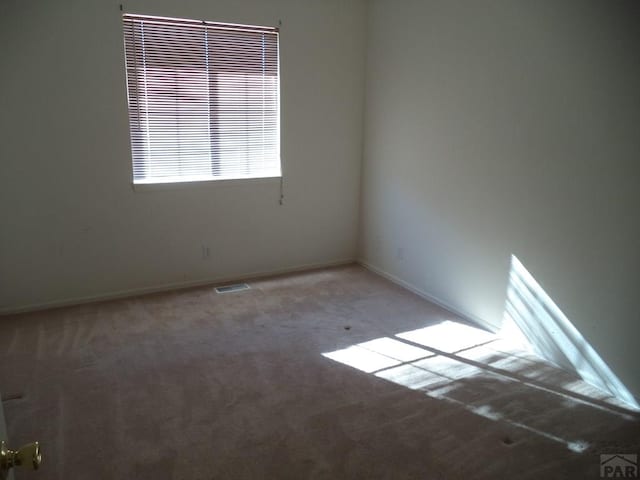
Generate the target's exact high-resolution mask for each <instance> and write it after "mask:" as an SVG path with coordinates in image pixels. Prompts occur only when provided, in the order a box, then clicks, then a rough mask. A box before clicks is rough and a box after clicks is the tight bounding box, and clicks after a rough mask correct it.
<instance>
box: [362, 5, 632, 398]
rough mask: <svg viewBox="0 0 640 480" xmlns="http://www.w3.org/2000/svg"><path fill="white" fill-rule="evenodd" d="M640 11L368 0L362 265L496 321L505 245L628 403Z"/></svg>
mask: <svg viewBox="0 0 640 480" xmlns="http://www.w3.org/2000/svg"><path fill="white" fill-rule="evenodd" d="M639 7H640V4H639V3H638V2H633V1H630V2H624V1H616V2H601V1H586V0H579V1H578V0H576V1H557V0H546V1H538V0H536V1H514V0H486V1H482V2H474V1H466V2H461V1H450V0H442V1H424V0H404V1H402V2H397V1H391V0H386V1H385V0H375V1H372V2H371V3H370V5H369V9H368V12H369V14H368V16H369V20H368V40H367V42H368V62H367V73H366V79H367V80H366V81H367V91H366V113H365V159H364V167H363V168H364V173H363V175H364V176H363V186H362V189H363V194H362V202H363V210H362V217H361V222H362V232H361V255H362V258H363V260H364V261H365V262H368V263H370V264H371V265H373V266H374V267H377V268H378V269H381V270H383V271H385V272H386V273H388V274H391V275H395V276H397V277H398V278H399V279H400V280H402V281H404V282H407V283H408V284H409V285H411V286H412V287H413V288H415V289H417V290H420V291H422V292H425V293H426V294H429V295H432V296H434V297H436V298H437V299H439V300H440V301H442V302H444V303H447V304H449V305H451V306H452V307H454V308H456V309H457V310H459V311H461V312H463V313H465V314H466V315H468V316H470V317H472V318H476V319H479V320H480V321H483V322H485V323H487V324H490V325H493V326H495V327H497V326H499V324H500V321H501V319H502V313H503V307H504V301H505V291H506V286H507V276H508V271H509V260H510V255H511V254H512V253H514V254H515V255H517V256H518V258H519V259H520V260H521V261H522V262H523V263H524V265H525V267H526V268H527V269H528V270H529V271H530V272H531V273H532V274H533V275H534V277H535V278H536V279H537V280H538V282H540V284H541V285H542V287H543V288H544V289H545V290H546V292H547V293H548V294H549V295H550V296H551V297H552V298H553V299H554V300H555V302H556V303H557V304H558V305H559V306H560V308H561V309H562V310H563V311H564V313H565V314H566V315H567V317H568V318H569V319H570V320H571V321H572V322H573V323H574V325H575V326H576V327H577V328H578V330H579V331H581V332H582V334H583V335H584V337H585V338H586V339H587V340H588V341H589V342H590V343H591V344H592V345H593V347H594V348H595V349H596V351H598V352H599V353H600V355H601V356H602V357H603V358H604V360H605V361H606V362H607V363H608V364H609V366H610V367H611V368H612V369H613V371H614V372H616V373H617V374H618V375H619V376H620V377H621V379H622V381H623V382H624V383H625V384H626V385H627V386H628V387H630V388H631V389H632V390H633V391H634V393H635V395H636V396H638V394H639V393H640V375H638V365H639V364H640V348H638V338H640V313H639V312H640V309H639V308H638V300H637V299H638V298H639V297H640V276H639V273H638V272H639V270H640V216H639V215H638V207H639V206H640V187H639V185H638V182H639V181H640V56H639V55H638V47H639V46H640V29H639V28H638V25H639V24H640V12H639Z"/></svg>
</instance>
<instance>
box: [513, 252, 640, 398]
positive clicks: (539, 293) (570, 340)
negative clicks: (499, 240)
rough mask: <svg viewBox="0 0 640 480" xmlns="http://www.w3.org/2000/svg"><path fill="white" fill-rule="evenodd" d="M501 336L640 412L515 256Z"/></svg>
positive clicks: (622, 387)
mask: <svg viewBox="0 0 640 480" xmlns="http://www.w3.org/2000/svg"><path fill="white" fill-rule="evenodd" d="M501 334H502V335H503V336H505V335H506V336H509V337H512V338H519V339H522V338H524V339H526V341H527V342H528V344H529V345H530V346H531V348H532V349H533V350H534V351H535V352H536V353H537V354H538V355H540V356H541V357H543V358H546V359H547V360H550V361H551V362H554V363H556V364H558V365H560V366H562V367H564V368H568V369H570V370H572V371H575V372H577V373H578V375H580V377H582V378H583V379H584V380H585V381H586V382H588V383H590V384H592V385H595V386H596V387H598V388H601V389H603V390H605V391H607V392H609V393H610V394H611V395H612V396H613V397H615V398H617V399H618V400H620V401H622V402H625V403H626V404H627V406H628V407H631V408H633V409H635V410H640V405H638V402H637V401H636V399H635V398H634V397H633V395H632V394H631V393H630V392H629V390H628V389H627V388H626V387H625V386H624V384H623V383H622V382H621V381H620V379H619V378H618V377H617V376H616V375H615V374H614V373H613V371H612V370H611V369H610V368H609V367H608V365H607V364H606V363H605V362H604V360H603V359H602V358H601V357H600V355H598V353H597V352H596V351H595V350H594V349H593V347H592V346H591V345H590V344H589V343H588V342H587V341H586V340H585V339H584V337H583V336H582V335H581V334H580V332H579V331H578V330H577V329H576V328H575V326H574V325H573V324H572V323H571V322H570V321H569V319H568V318H567V317H566V315H565V314H564V313H563V312H562V311H561V310H560V308H559V307H558V306H557V305H556V304H555V302H554V301H553V300H552V299H551V297H549V295H548V294H547V293H546V292H545V291H544V290H543V288H542V287H541V286H540V284H539V283H538V282H537V281H536V280H535V279H534V278H533V276H532V275H531V273H529V271H528V270H527V269H526V268H525V267H524V265H523V264H522V262H520V260H518V258H517V257H516V256H515V255H512V256H511V270H510V273H509V285H508V287H507V300H506V305H505V311H504V319H503V331H502V332H501Z"/></svg>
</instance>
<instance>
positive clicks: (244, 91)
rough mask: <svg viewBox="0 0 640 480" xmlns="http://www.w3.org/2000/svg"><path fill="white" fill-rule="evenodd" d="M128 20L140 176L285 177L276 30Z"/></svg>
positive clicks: (156, 179) (159, 179)
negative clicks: (282, 155) (281, 171)
mask: <svg viewBox="0 0 640 480" xmlns="http://www.w3.org/2000/svg"><path fill="white" fill-rule="evenodd" d="M123 22H124V41H125V55H126V72H127V90H128V99H129V128H130V131H131V153H132V159H133V160H132V161H133V181H134V183H167V182H189V181H198V180H222V179H237V178H257V177H279V176H280V125H279V101H278V100H279V99H278V96H279V81H278V29H277V28H271V27H254V26H248V25H229V24H222V23H212V22H205V21H198V20H184V19H175V18H163V17H149V16H141V15H129V14H125V15H124V16H123Z"/></svg>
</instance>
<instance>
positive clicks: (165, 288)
mask: <svg viewBox="0 0 640 480" xmlns="http://www.w3.org/2000/svg"><path fill="white" fill-rule="evenodd" d="M355 262H356V260H355V259H354V258H348V259H342V260H332V261H329V262H319V263H307V264H303V265H297V266H295V267H287V268H279V269H274V270H262V271H257V272H249V273H242V274H238V275H233V276H224V277H211V278H205V279H200V280H190V281H186V282H173V283H165V284H161V285H154V286H151V287H141V288H131V289H127V290H118V291H114V292H107V293H101V294H97V295H88V296H82V297H70V298H65V299H61V300H51V301H47V302H41V303H33V304H27V305H19V306H17V307H0V315H10V314H16V313H26V312H34V311H37V310H46V309H49V308H59V307H68V306H71V305H82V304H86V303H94V302H104V301H106V300H117V299H121V298H129V297H137V296H140V295H146V294H149V293H161V292H169V291H172V290H183V289H185V288H193V287H204V286H208V285H219V284H221V283H236V282H240V281H247V280H250V279H258V278H264V277H270V276H273V275H282V274H286V273H296V272H303V271H305V270H314V269H318V268H328V267H338V266H340V265H348V264H351V263H355Z"/></svg>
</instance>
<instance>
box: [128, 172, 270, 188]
mask: <svg viewBox="0 0 640 480" xmlns="http://www.w3.org/2000/svg"><path fill="white" fill-rule="evenodd" d="M281 178H282V176H277V177H258V178H233V179H221V180H197V181H189V182H166V183H132V184H131V187H132V189H133V191H134V192H157V191H162V190H184V189H193V188H217V187H234V186H247V185H262V184H273V185H278V184H279V183H280V179H281Z"/></svg>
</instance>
